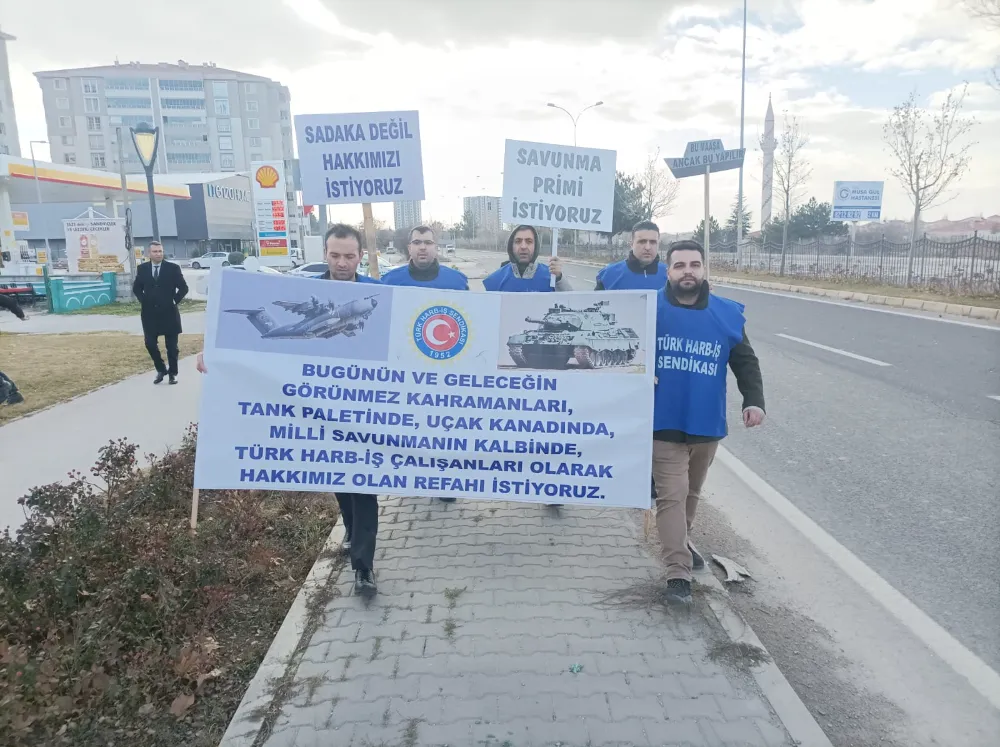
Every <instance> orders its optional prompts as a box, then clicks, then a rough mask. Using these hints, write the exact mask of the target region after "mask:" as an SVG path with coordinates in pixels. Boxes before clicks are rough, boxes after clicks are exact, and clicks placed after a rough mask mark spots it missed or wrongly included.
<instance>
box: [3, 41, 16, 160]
mask: <svg viewBox="0 0 1000 747" xmlns="http://www.w3.org/2000/svg"><path fill="white" fill-rule="evenodd" d="M16 38H17V37H16V36H11V35H10V34H5V33H4V32H3V31H0V155H4V156H20V155H21V145H20V143H19V142H18V139H17V119H16V118H15V117H14V94H13V92H12V91H11V87H10V64H9V62H8V60H7V42H9V41H14V40H15V39H16Z"/></svg>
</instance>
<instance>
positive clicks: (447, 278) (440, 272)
mask: <svg viewBox="0 0 1000 747" xmlns="http://www.w3.org/2000/svg"><path fill="white" fill-rule="evenodd" d="M406 251H407V254H409V256H410V261H409V263H408V264H406V265H404V266H403V267H395V268H393V269H391V270H389V272H387V273H386V274H385V275H383V276H382V282H383V283H384V284H385V285H405V286H411V287H419V288H442V289H444V290H464V291H467V290H469V279H468V278H467V277H465V275H464V274H462V273H461V272H459V271H458V270H454V269H452V268H451V267H443V266H442V265H441V263H440V262H439V261H438V245H437V238H436V237H435V236H434V231H433V230H432V229H430V228H429V227H427V226H416V227H415V228H411V229H410V238H409V241H408V243H407V245H406ZM441 501H442V502H444V503H454V502H455V497H454V496H446V497H443V498H441Z"/></svg>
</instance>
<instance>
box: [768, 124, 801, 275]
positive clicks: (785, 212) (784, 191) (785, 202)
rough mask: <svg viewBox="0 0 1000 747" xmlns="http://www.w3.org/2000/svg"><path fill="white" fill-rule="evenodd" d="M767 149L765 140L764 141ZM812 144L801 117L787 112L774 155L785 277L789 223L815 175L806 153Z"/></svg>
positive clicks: (782, 262) (782, 266) (782, 264)
mask: <svg viewBox="0 0 1000 747" xmlns="http://www.w3.org/2000/svg"><path fill="white" fill-rule="evenodd" d="M761 140H762V142H761V145H762V147H763V138H761ZM808 145H809V138H808V137H807V136H806V135H805V133H803V132H802V130H801V129H800V128H799V120H798V118H797V117H789V116H788V112H785V113H784V127H783V129H782V131H781V135H780V136H779V137H778V147H777V149H776V150H775V152H774V183H775V185H776V186H777V187H778V194H779V195H780V196H781V203H782V207H781V222H782V224H783V226H782V231H781V270H780V273H781V274H782V275H784V274H785V255H786V253H787V252H788V224H789V222H790V221H791V219H792V209H793V208H794V207H795V206H796V203H797V202H798V201H799V200H801V199H802V195H803V193H804V192H805V185H806V182H807V181H809V177H810V176H812V167H811V166H810V165H809V162H808V161H807V160H806V158H805V154H804V153H803V151H804V150H805V149H806V146H808Z"/></svg>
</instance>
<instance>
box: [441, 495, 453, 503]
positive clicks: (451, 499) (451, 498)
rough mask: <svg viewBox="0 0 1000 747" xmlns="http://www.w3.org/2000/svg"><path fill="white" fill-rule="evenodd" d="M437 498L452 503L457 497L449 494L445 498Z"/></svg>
mask: <svg viewBox="0 0 1000 747" xmlns="http://www.w3.org/2000/svg"><path fill="white" fill-rule="evenodd" d="M438 500H439V501H441V502H442V503H454V502H455V501H457V500H458V498H456V497H455V496H449V497H447V498H438Z"/></svg>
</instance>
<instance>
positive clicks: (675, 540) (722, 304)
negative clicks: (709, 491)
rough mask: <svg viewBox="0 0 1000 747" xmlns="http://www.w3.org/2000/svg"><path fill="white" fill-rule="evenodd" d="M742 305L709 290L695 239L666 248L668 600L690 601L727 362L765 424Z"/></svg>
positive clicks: (663, 542)
mask: <svg viewBox="0 0 1000 747" xmlns="http://www.w3.org/2000/svg"><path fill="white" fill-rule="evenodd" d="M745 325H746V319H745V318H744V316H743V304H740V303H737V302H736V301H731V300H729V299H728V298H722V297H720V296H716V295H714V294H712V293H710V292H709V286H708V282H707V281H706V279H705V252H704V249H702V246H701V244H699V243H698V242H697V241H690V240H685V241H677V242H675V243H673V244H671V246H670V249H669V250H668V251H667V284H666V287H664V288H663V289H662V290H661V291H660V292H659V293H658V294H657V300H656V380H655V381H656V387H655V390H654V395H653V479H654V482H655V484H656V528H657V531H658V533H659V535H660V546H661V549H662V552H663V559H664V562H665V563H666V566H667V592H666V597H667V600H668V601H670V602H674V603H681V604H690V603H691V570H692V564H693V553H692V547H691V545H690V543H689V540H688V532H689V531H690V529H691V525H692V523H693V522H694V517H695V512H696V511H697V508H698V500H699V498H700V497H701V488H702V485H704V483H705V477H706V476H707V474H708V468H709V467H710V466H711V464H712V460H713V459H714V458H715V452H716V450H717V449H718V447H719V442H720V441H721V440H722V439H723V438H725V437H726V434H727V427H726V367H727V365H728V367H729V368H731V369H732V371H733V374H735V376H736V383H737V385H738V386H739V389H740V392H741V393H742V394H743V424H744V425H745V426H746V427H747V428H753V427H756V426H758V425H760V424H761V423H763V422H764V384H763V380H762V377H761V373H760V363H759V361H758V360H757V355H756V353H754V350H753V348H752V347H751V346H750V340H749V339H748V338H747V334H746V330H745V329H744V327H745Z"/></svg>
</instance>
